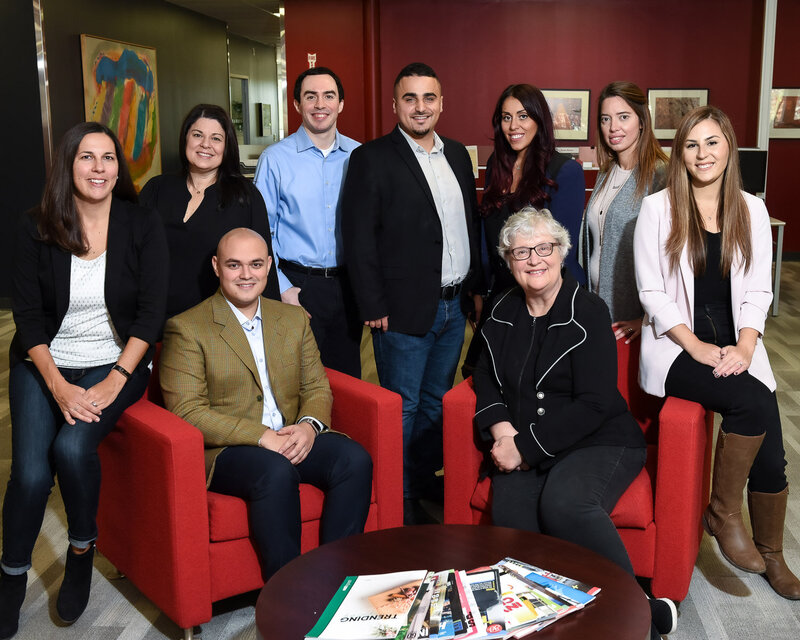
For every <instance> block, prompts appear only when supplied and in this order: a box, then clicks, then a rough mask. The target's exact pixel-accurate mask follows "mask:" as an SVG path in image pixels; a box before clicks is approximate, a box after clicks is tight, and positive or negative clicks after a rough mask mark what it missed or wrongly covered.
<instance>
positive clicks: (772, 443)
mask: <svg viewBox="0 0 800 640" xmlns="http://www.w3.org/2000/svg"><path fill="white" fill-rule="evenodd" d="M713 371H714V369H713V367H709V366H708V365H705V364H701V363H699V362H697V361H696V360H695V359H694V358H692V356H690V355H689V354H688V353H687V352H686V351H683V352H682V353H681V354H680V355H679V356H678V357H677V358H676V359H675V362H673V363H672V367H670V370H669V373H668V374H667V380H666V383H665V391H666V393H667V395H670V396H675V397H677V398H684V399H686V400H692V401H693V402H698V403H700V404H702V405H703V406H704V407H705V408H706V409H709V410H711V411H714V412H716V413H719V414H720V415H721V416H722V425H721V427H720V428H721V429H722V430H723V431H725V432H726V433H735V434H738V435H741V436H757V435H760V434H762V433H764V434H765V435H764V442H763V443H762V444H761V448H760V449H759V450H758V455H756V459H755V461H754V462H753V466H752V467H751V468H750V477H749V485H748V486H749V488H750V491H759V492H763V493H778V492H779V491H783V489H784V488H785V487H786V474H785V468H786V454H785V452H784V450H783V433H782V431H781V416H780V413H779V411H778V400H777V398H776V397H775V394H774V393H773V392H772V391H770V390H769V389H767V387H766V386H765V385H764V383H763V382H761V381H760V380H757V379H756V378H754V377H753V376H751V375H750V373H749V372H747V371H745V372H744V373H742V374H740V375H738V376H734V375H730V376H728V377H727V378H715V377H714V373H713Z"/></svg>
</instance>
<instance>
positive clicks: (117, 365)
mask: <svg viewBox="0 0 800 640" xmlns="http://www.w3.org/2000/svg"><path fill="white" fill-rule="evenodd" d="M111 370H112V371H119V372H120V373H121V374H122V375H123V376H125V378H126V379H128V378H130V377H131V372H130V371H127V370H126V369H123V368H122V367H121V366H120V365H119V363H117V364H115V365H114V366H113V367H111Z"/></svg>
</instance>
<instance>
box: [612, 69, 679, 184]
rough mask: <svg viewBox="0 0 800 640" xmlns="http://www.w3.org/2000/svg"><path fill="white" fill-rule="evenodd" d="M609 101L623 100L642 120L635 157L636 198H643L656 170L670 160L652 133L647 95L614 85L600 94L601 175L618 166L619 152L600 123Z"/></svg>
mask: <svg viewBox="0 0 800 640" xmlns="http://www.w3.org/2000/svg"><path fill="white" fill-rule="evenodd" d="M606 98H622V99H623V100H624V101H625V103H626V104H627V105H628V106H629V107H630V108H631V109H633V112H634V113H635V114H636V117H637V118H639V140H638V142H637V154H636V193H635V195H636V197H637V198H638V197H641V196H643V195H644V194H645V193H646V192H647V190H648V189H649V188H650V186H651V185H652V183H653V177H654V176H655V173H656V167H657V166H658V164H659V163H661V162H663V163H664V164H666V163H667V162H668V161H669V159H668V158H667V154H666V153H664V152H663V151H662V149H661V145H659V144H658V140H656V136H655V134H654V133H653V124H652V121H651V119H650V110H649V109H648V108H647V99H646V98H645V95H644V92H643V91H642V90H641V89H640V88H639V87H638V86H637V85H635V84H633V82H624V81H622V82H612V83H611V84H608V85H606V86H605V87H604V88H603V90H602V91H601V92H600V97H599V98H598V100H597V163H598V164H599V165H600V172H601V173H602V174H606V173H608V172H609V171H610V170H611V168H612V166H611V165H612V164H614V163H619V160H618V159H617V152H616V151H614V150H613V149H612V148H611V147H610V146H608V142H606V138H605V136H604V135H603V132H602V127H601V126H600V125H601V120H602V117H603V113H602V109H603V101H604V100H605V99H606Z"/></svg>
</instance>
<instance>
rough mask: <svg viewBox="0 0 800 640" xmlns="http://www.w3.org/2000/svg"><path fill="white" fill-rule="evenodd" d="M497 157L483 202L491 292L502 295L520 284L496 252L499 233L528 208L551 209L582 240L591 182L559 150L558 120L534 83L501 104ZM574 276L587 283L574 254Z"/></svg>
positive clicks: (515, 89) (495, 119)
mask: <svg viewBox="0 0 800 640" xmlns="http://www.w3.org/2000/svg"><path fill="white" fill-rule="evenodd" d="M492 128H493V129H494V153H492V155H491V157H490V158H489V160H488V161H487V163H486V189H485V192H484V195H483V201H482V202H481V217H482V221H483V230H484V236H485V238H486V248H487V250H488V253H489V271H490V277H491V282H490V288H491V291H492V292H493V294H495V295H496V294H499V293H500V292H502V291H503V290H505V289H507V288H508V287H511V286H515V285H516V282H515V281H514V277H513V276H512V275H511V271H510V270H509V268H508V266H507V265H506V262H505V260H504V259H503V257H502V256H501V255H500V253H499V252H498V250H497V244H498V239H499V236H500V229H501V228H502V227H503V225H504V224H505V222H506V220H508V218H509V217H510V216H511V214H512V213H514V212H515V211H519V210H520V209H522V208H523V207H526V206H532V207H536V208H543V207H546V208H547V209H549V210H550V211H551V212H552V214H553V217H554V218H555V219H556V220H557V221H558V222H560V223H561V224H562V225H564V227H565V228H566V229H567V231H568V232H569V234H570V235H571V237H573V238H577V237H578V230H579V229H580V224H581V217H582V215H583V201H584V193H585V187H586V183H585V181H584V177H583V169H582V168H581V166H580V165H579V164H578V163H577V162H575V161H573V160H571V159H570V157H569V156H567V155H565V154H563V153H559V152H558V151H556V143H555V134H554V132H553V119H552V116H551V115H550V108H549V107H548V106H547V101H546V100H545V99H544V95H542V92H541V91H539V89H537V88H536V87H534V86H532V85H529V84H512V85H509V86H508V87H506V88H505V90H504V91H503V93H501V94H500V98H498V100H497V105H496V106H495V109H494V113H493V115H492ZM564 264H565V265H566V266H567V268H568V269H569V270H570V271H571V272H572V275H573V276H574V277H575V279H576V280H578V282H579V283H581V284H583V283H584V281H585V278H584V274H583V269H581V267H580V265H579V264H578V260H577V256H576V253H575V249H574V248H573V249H571V250H570V252H569V253H568V254H567V256H566V257H565V258H564Z"/></svg>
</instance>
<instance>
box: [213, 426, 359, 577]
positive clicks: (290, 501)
mask: <svg viewBox="0 0 800 640" xmlns="http://www.w3.org/2000/svg"><path fill="white" fill-rule="evenodd" d="M301 482H304V483H308V484H311V485H314V486H315V487H317V488H318V489H321V490H322V491H324V492H325V505H324V507H323V510H322V521H321V523H320V544H324V543H326V542H332V541H333V540H338V539H340V538H345V537H347V536H350V535H353V534H356V533H361V532H362V531H364V524H365V523H366V521H367V513H368V511H369V502H370V496H371V494H372V459H371V458H370V456H369V454H368V453H367V452H366V451H365V450H364V448H363V447H362V446H361V445H360V444H358V443H357V442H356V441H354V440H350V439H349V438H347V437H346V436H343V435H341V434H338V433H325V434H322V435H320V436H318V437H317V439H316V440H315V441H314V445H313V446H312V447H311V451H310V452H309V454H308V456H306V459H305V460H303V461H302V462H301V463H300V464H298V465H293V464H292V463H291V462H289V461H288V460H287V459H286V458H285V457H283V456H282V455H281V454H279V453H276V452H274V451H270V450H268V449H261V448H259V447H248V446H237V447H228V448H226V449H225V450H224V451H223V452H222V453H220V454H219V455H218V456H217V459H216V462H215V465H214V475H213V476H212V477H211V484H210V485H209V490H211V491H216V492H217V493H224V494H227V495H231V496H237V497H239V498H242V499H244V500H246V501H247V503H248V508H249V512H250V526H251V530H252V535H253V538H254V539H255V543H256V548H257V549H258V551H259V554H260V556H261V566H262V569H263V571H264V579H265V580H266V579H269V577H270V576H272V574H274V573H275V572H276V571H277V570H278V569H280V568H281V567H282V566H283V565H285V564H286V563H287V562H289V561H290V560H291V559H292V558H296V557H297V556H299V555H300V530H301V521H300V489H299V484H300V483H301Z"/></svg>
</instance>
